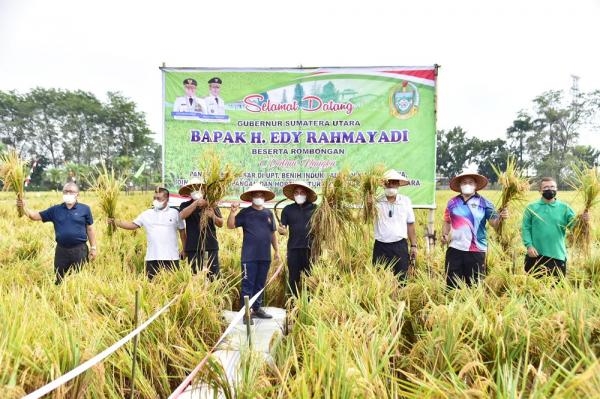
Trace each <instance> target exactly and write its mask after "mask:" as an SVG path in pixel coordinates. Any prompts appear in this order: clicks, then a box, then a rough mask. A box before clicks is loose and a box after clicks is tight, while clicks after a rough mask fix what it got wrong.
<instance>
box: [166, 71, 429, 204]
mask: <svg viewBox="0 0 600 399" xmlns="http://www.w3.org/2000/svg"><path fill="white" fill-rule="evenodd" d="M161 70H162V72H163V93H164V98H163V104H164V118H165V120H164V136H163V137H164V142H163V154H164V162H163V168H164V171H163V173H164V175H163V181H164V182H165V184H166V185H167V187H168V188H169V189H172V190H176V189H177V188H179V187H180V186H181V185H183V184H185V183H186V182H188V180H189V179H190V178H192V177H195V176H199V175H200V171H199V170H198V169H199V165H200V159H201V158H202V154H203V153H204V152H205V151H207V150H215V151H217V152H218V153H219V154H221V155H222V157H223V161H224V162H229V163H232V164H235V165H238V166H239V167H241V168H242V170H243V171H244V175H243V177H242V178H241V179H239V180H238V181H237V182H236V183H235V184H234V187H232V195H231V197H230V198H239V195H240V194H241V193H242V192H243V191H244V190H245V189H246V188H247V187H249V186H250V185H252V184H254V183H257V182H259V183H261V184H262V185H264V186H266V187H269V188H271V189H272V190H273V191H274V192H275V193H276V194H277V195H278V196H279V197H282V195H283V194H282V191H281V188H282V187H283V186H284V185H286V184H287V183H290V182H292V181H295V180H304V181H306V182H308V183H309V184H310V185H311V186H313V187H314V188H315V190H316V191H317V192H319V187H320V184H321V182H322V181H323V179H324V178H325V177H327V176H328V175H329V174H332V173H336V172H337V171H339V170H340V169H342V168H345V167H347V168H349V169H350V170H352V171H355V172H360V171H364V170H366V169H368V168H369V167H370V166H373V165H375V164H379V163H381V164H384V165H385V166H386V167H387V168H393V169H396V170H398V171H399V172H401V173H403V174H404V175H405V176H406V177H407V178H408V179H409V180H410V182H411V185H410V186H407V187H404V188H402V189H401V192H402V193H403V194H406V195H408V196H409V197H410V198H411V199H412V201H413V204H414V206H415V207H433V206H435V145H436V130H435V83H436V68H435V67H434V66H427V67H369V68H298V69H203V68H161Z"/></svg>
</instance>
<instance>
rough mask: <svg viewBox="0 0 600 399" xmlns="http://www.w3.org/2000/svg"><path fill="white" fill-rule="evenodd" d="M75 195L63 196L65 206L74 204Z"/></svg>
mask: <svg viewBox="0 0 600 399" xmlns="http://www.w3.org/2000/svg"><path fill="white" fill-rule="evenodd" d="M75 199H76V198H75V194H63V201H64V202H65V204H67V205H71V204H74V203H75Z"/></svg>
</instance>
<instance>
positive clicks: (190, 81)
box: [183, 78, 198, 86]
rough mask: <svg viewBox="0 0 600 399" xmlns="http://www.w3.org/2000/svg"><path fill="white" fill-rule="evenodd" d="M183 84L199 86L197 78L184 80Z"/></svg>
mask: <svg viewBox="0 0 600 399" xmlns="http://www.w3.org/2000/svg"><path fill="white" fill-rule="evenodd" d="M183 85H184V86H187V85H192V86H198V82H196V79H192V78H187V79H185V80H184V81H183Z"/></svg>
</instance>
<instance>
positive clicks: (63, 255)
mask: <svg viewBox="0 0 600 399" xmlns="http://www.w3.org/2000/svg"><path fill="white" fill-rule="evenodd" d="M87 261H88V247H87V245H86V244H85V243H82V244H79V245H76V246H74V247H70V248H66V247H61V246H60V245H57V246H56V250H55V251H54V274H55V275H56V280H55V281H54V284H56V285H59V284H60V283H62V281H63V279H64V278H65V274H67V273H68V272H69V271H71V270H73V271H79V270H80V269H81V266H82V265H83V264H84V263H86V262H87Z"/></svg>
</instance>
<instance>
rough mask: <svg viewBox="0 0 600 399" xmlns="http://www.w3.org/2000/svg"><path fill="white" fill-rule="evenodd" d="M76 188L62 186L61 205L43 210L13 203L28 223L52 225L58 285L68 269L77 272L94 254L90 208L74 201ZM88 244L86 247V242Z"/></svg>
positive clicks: (95, 251) (70, 185)
mask: <svg viewBox="0 0 600 399" xmlns="http://www.w3.org/2000/svg"><path fill="white" fill-rule="evenodd" d="M78 196H79V187H77V184H75V183H72V182H71V183H67V184H65V185H64V187H63V203H62V204H60V205H54V206H51V207H50V208H48V209H46V210H45V211H41V212H36V211H32V210H29V209H27V208H26V207H25V202H24V201H19V200H17V205H18V206H22V207H23V210H24V211H25V214H26V215H27V217H29V219H31V220H41V221H42V222H52V223H53V224H54V234H55V237H56V251H55V253H54V273H55V274H56V281H55V282H54V283H55V284H56V285H58V284H60V283H61V282H62V280H63V278H64V277H65V274H67V272H69V271H70V270H72V269H73V270H79V268H80V267H81V265H83V264H84V263H85V262H87V260H88V256H89V257H90V258H92V259H93V258H95V257H96V254H97V248H96V233H95V231H94V226H93V224H94V219H93V218H92V211H91V210H90V207H89V206H87V205H85V204H81V203H79V202H77V197H78ZM87 241H89V242H90V248H89V251H88V247H87V245H86V242H87Z"/></svg>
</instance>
